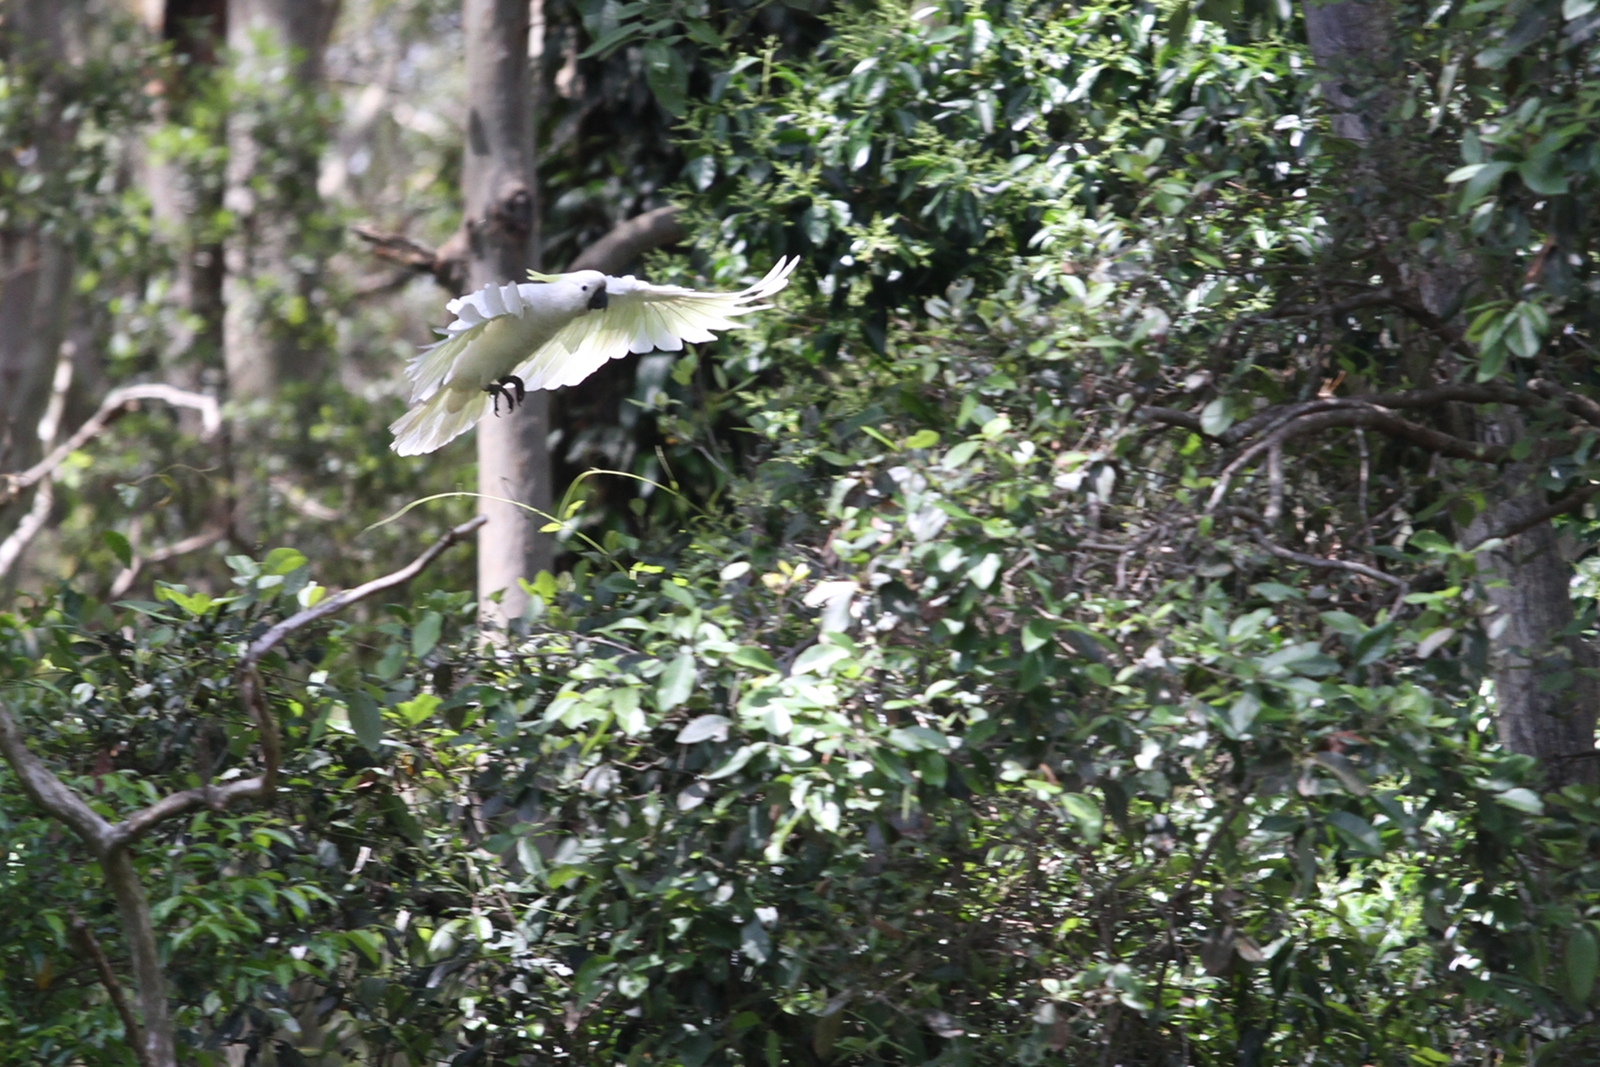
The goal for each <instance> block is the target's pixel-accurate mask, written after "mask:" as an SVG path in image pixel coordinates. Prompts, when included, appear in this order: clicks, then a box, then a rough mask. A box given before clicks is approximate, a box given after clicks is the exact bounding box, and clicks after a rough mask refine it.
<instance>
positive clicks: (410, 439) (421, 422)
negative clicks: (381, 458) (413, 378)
mask: <svg viewBox="0 0 1600 1067" xmlns="http://www.w3.org/2000/svg"><path fill="white" fill-rule="evenodd" d="M452 402H453V403H452ZM452 407H453V410H452ZM488 410H489V395H488V394H487V393H483V392H475V393H472V394H467V395H466V396H463V395H462V390H459V389H441V390H439V391H438V392H437V393H434V394H433V396H431V397H429V398H428V399H427V400H426V401H425V402H423V403H421V404H418V405H417V406H416V407H414V408H412V409H411V410H410V411H408V412H406V413H405V414H404V415H402V416H400V417H399V418H398V419H396V420H394V422H392V423H391V424H390V425H389V432H390V433H392V434H394V443H393V444H392V445H390V447H391V448H393V449H394V450H395V451H396V452H398V453H399V454H400V455H402V456H421V455H425V454H426V453H429V452H435V451H438V450H439V449H441V448H443V447H444V446H445V445H447V444H449V443H450V442H451V441H454V440H455V439H456V438H457V437H460V436H461V435H462V434H464V433H466V432H467V431H468V430H470V429H472V428H473V427H474V426H476V425H477V424H478V420H479V419H481V418H483V416H484V414H485V413H486V412H487V411H488Z"/></svg>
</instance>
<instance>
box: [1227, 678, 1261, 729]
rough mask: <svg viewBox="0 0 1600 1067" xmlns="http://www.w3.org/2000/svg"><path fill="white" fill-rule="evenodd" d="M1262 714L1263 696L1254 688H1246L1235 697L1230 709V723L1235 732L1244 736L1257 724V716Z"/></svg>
mask: <svg viewBox="0 0 1600 1067" xmlns="http://www.w3.org/2000/svg"><path fill="white" fill-rule="evenodd" d="M1260 714H1261V698H1260V697H1259V696H1257V695H1256V694H1255V691H1254V690H1252V689H1246V690H1245V691H1244V692H1242V693H1240V694H1239V695H1238V697H1237V698H1235V699H1234V702H1233V706H1232V707H1231V708H1229V709H1228V725H1229V726H1232V727H1233V732H1234V733H1235V734H1236V735H1238V736H1240V737H1242V736H1244V734H1245V733H1246V732H1247V731H1248V730H1249V729H1250V727H1251V726H1252V725H1254V724H1255V721H1256V716H1257V715H1260Z"/></svg>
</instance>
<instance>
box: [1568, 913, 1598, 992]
mask: <svg viewBox="0 0 1600 1067" xmlns="http://www.w3.org/2000/svg"><path fill="white" fill-rule="evenodd" d="M1566 964H1567V991H1568V992H1569V993H1570V994H1571V995H1572V1003H1573V1004H1575V1005H1580V1006H1581V1005H1583V1004H1585V1003H1587V1002H1588V1000H1589V994H1590V993H1592V992H1594V979H1595V972H1596V968H1597V967H1600V945H1597V944H1596V943H1595V937H1594V931H1593V930H1591V929H1590V928H1589V924H1588V923H1582V922H1580V923H1578V924H1577V925H1576V926H1574V927H1573V928H1572V930H1571V931H1570V932H1569V933H1568V934H1567V949H1566Z"/></svg>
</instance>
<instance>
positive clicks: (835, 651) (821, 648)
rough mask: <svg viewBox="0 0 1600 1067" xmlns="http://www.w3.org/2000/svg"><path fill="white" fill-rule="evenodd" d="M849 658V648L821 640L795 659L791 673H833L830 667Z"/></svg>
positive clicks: (821, 674) (822, 674) (820, 674)
mask: <svg viewBox="0 0 1600 1067" xmlns="http://www.w3.org/2000/svg"><path fill="white" fill-rule="evenodd" d="M849 658H850V650H849V649H845V648H840V647H839V646H838V645H831V644H830V645H825V644H822V643H820V642H819V643H817V644H815V645H812V646H811V647H810V648H808V649H806V650H805V651H804V652H802V653H800V655H799V656H798V657H797V658H796V659H795V661H794V666H793V667H791V668H790V669H789V673H790V674H791V675H797V674H815V675H817V676H819V677H821V676H824V675H827V674H829V673H831V671H830V668H832V667H833V666H835V665H836V664H838V663H840V662H841V661H843V660H847V659H849Z"/></svg>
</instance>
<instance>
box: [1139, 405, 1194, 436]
mask: <svg viewBox="0 0 1600 1067" xmlns="http://www.w3.org/2000/svg"><path fill="white" fill-rule="evenodd" d="M1133 417H1134V418H1135V419H1136V420H1137V421H1139V422H1153V423H1155V424H1156V425H1158V426H1177V427H1180V428H1182V429H1185V430H1188V431H1189V432H1190V433H1198V434H1204V433H1205V431H1204V430H1203V429H1201V428H1200V416H1198V415H1196V414H1195V413H1194V412H1192V411H1180V410H1178V409H1177V408H1163V407H1145V408H1139V409H1138V410H1137V411H1135V412H1134V413H1133ZM1207 436H1209V435H1207Z"/></svg>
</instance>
